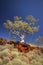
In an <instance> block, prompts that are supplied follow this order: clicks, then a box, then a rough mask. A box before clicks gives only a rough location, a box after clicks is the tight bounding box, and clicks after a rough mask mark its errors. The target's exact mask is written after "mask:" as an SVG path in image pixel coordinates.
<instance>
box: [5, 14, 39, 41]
mask: <svg viewBox="0 0 43 65" xmlns="http://www.w3.org/2000/svg"><path fill="white" fill-rule="evenodd" d="M25 19H26V21H23V20H22V17H18V16H15V17H14V22H12V21H11V20H7V22H5V23H4V27H5V28H6V29H7V30H8V31H9V32H10V33H11V35H12V37H16V36H18V37H19V38H20V39H21V42H24V38H25V36H26V35H27V34H33V33H34V32H37V31H38V29H39V26H36V25H35V22H36V21H37V20H36V19H35V18H34V17H33V16H32V15H29V16H27V17H26V18H25Z"/></svg>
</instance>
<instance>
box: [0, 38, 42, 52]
mask: <svg viewBox="0 0 43 65" xmlns="http://www.w3.org/2000/svg"><path fill="white" fill-rule="evenodd" d="M5 44H10V45H11V44H14V48H17V49H18V51H20V52H24V53H27V52H29V51H32V50H34V49H35V50H39V49H40V50H41V52H42V51H43V48H39V47H37V46H33V45H30V44H26V43H21V42H19V41H17V42H15V41H8V40H6V39H3V38H0V45H5Z"/></svg>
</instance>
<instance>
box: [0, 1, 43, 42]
mask: <svg viewBox="0 0 43 65" xmlns="http://www.w3.org/2000/svg"><path fill="white" fill-rule="evenodd" d="M27 15H33V16H34V17H35V18H37V19H39V22H38V25H40V29H39V31H38V32H37V33H35V34H34V35H32V37H31V36H30V35H29V36H27V37H26V38H25V42H29V40H28V39H30V37H31V38H32V41H34V40H35V39H36V38H37V37H38V36H39V35H40V36H43V0H0V38H6V39H11V38H10V37H9V34H8V32H7V30H6V29H5V28H4V26H3V23H4V22H6V20H7V19H11V20H12V21H13V20H14V16H21V17H23V18H24V17H26V16H27ZM17 40H18V39H17Z"/></svg>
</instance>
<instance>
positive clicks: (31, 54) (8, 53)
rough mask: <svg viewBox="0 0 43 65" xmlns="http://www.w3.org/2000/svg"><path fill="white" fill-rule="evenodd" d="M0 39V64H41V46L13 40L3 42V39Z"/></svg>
mask: <svg viewBox="0 0 43 65" xmlns="http://www.w3.org/2000/svg"><path fill="white" fill-rule="evenodd" d="M2 40H3V39H0V65H43V52H42V51H43V48H41V47H40V48H39V47H35V46H30V45H27V44H24V43H23V44H21V43H20V42H14V41H12V42H11V41H9V43H8V42H7V41H6V44H4V42H5V40H3V41H2ZM11 43H13V44H11ZM15 43H16V44H15ZM19 43H20V44H19ZM27 47H28V49H27ZM26 50H28V52H27V51H26ZM25 51H26V52H25Z"/></svg>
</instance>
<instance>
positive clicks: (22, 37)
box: [20, 34, 25, 43]
mask: <svg viewBox="0 0 43 65" xmlns="http://www.w3.org/2000/svg"><path fill="white" fill-rule="evenodd" d="M24 38H25V36H24V35H22V34H21V36H20V42H21V43H22V42H24Z"/></svg>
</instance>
